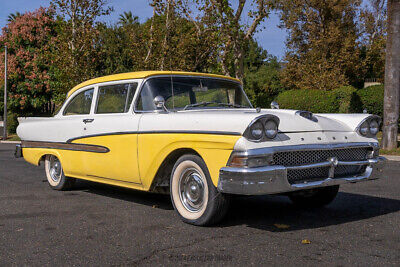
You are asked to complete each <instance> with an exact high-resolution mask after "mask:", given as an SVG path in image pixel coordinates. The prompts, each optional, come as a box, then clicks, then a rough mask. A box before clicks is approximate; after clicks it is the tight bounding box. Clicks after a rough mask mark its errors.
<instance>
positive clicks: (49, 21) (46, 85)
mask: <svg viewBox="0 0 400 267" xmlns="http://www.w3.org/2000/svg"><path fill="white" fill-rule="evenodd" d="M54 28H55V21H54V19H53V13H52V10H51V9H45V8H39V9H38V10H36V11H34V12H27V13H25V14H23V15H20V16H17V17H15V19H14V20H13V21H11V22H10V23H8V25H7V27H5V28H3V33H2V35H1V37H0V46H1V47H4V45H7V47H8V73H9V75H8V85H9V86H8V97H9V100H8V108H9V110H10V111H12V112H16V113H18V114H20V115H30V114H42V113H49V110H50V109H49V107H50V106H51V104H50V101H51V98H52V92H51V90H50V83H51V75H50V73H49V72H50V65H51V61H50V58H49V54H50V53H49V51H50V50H51V48H52V46H53V44H54V36H55V31H54ZM0 57H1V58H4V50H2V51H1V53H0ZM0 75H1V76H2V77H4V61H3V62H2V65H1V66H0Z"/></svg>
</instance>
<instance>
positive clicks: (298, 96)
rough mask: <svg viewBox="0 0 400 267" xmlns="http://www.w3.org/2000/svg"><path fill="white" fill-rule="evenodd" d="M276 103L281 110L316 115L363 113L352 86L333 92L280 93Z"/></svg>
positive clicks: (303, 91) (309, 90)
mask: <svg viewBox="0 0 400 267" xmlns="http://www.w3.org/2000/svg"><path fill="white" fill-rule="evenodd" d="M276 101H277V102H278V104H279V106H280V108H288V109H297V110H307V111H311V112H315V113H351V112H361V110H360V107H361V106H360V104H359V103H360V100H359V98H358V96H357V94H356V89H355V88H354V87H351V86H347V87H341V88H338V89H335V90H332V91H322V90H318V89H308V90H288V91H284V92H282V93H280V94H279V95H278V96H277V98H276Z"/></svg>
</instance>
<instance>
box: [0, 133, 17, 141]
mask: <svg viewBox="0 0 400 267" xmlns="http://www.w3.org/2000/svg"><path fill="white" fill-rule="evenodd" d="M0 139H1V140H3V137H1V138H0ZM7 141H21V139H20V138H19V137H18V135H16V134H9V135H8V136H7Z"/></svg>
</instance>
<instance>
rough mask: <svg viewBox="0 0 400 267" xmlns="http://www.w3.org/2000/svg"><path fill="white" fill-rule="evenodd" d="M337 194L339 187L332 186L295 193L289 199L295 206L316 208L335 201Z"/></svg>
mask: <svg viewBox="0 0 400 267" xmlns="http://www.w3.org/2000/svg"><path fill="white" fill-rule="evenodd" d="M338 192H339V186H338V185H334V186H328V187H321V188H315V189H308V190H301V191H296V192H293V193H291V194H290V195H289V198H290V200H291V201H292V202H293V204H295V205H296V206H300V207H305V208H318V207H323V206H326V205H328V204H329V203H331V202H332V201H333V200H334V199H335V197H336V195H337V193H338Z"/></svg>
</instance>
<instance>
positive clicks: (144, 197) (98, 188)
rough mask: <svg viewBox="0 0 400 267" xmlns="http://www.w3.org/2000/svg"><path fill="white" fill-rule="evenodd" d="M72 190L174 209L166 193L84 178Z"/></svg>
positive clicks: (164, 208)
mask: <svg viewBox="0 0 400 267" xmlns="http://www.w3.org/2000/svg"><path fill="white" fill-rule="evenodd" d="M72 190H73V191H82V192H86V193H91V194H96V195H101V196H105V197H110V198H115V199H120V200H124V201H130V202H133V203H137V204H142V205H147V206H150V207H154V208H159V209H163V210H173V209H174V207H173V206H172V203H171V199H170V197H169V195H166V194H156V193H150V192H143V191H140V190H134V189H129V188H122V187H117V186H112V185H106V184H100V183H96V182H90V181H84V180H77V182H76V184H75V186H74V188H73V189H72Z"/></svg>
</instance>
